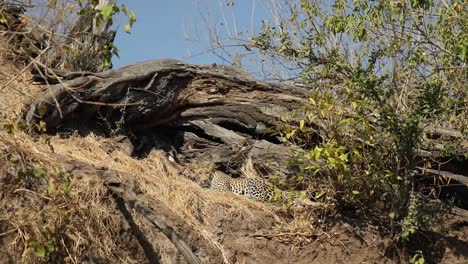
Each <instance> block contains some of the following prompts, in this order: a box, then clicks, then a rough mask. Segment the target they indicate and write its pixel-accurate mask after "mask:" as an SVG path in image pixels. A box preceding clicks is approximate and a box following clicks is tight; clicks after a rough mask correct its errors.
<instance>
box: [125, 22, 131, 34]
mask: <svg viewBox="0 0 468 264" xmlns="http://www.w3.org/2000/svg"><path fill="white" fill-rule="evenodd" d="M131 29H132V26H130V24H127V25H125V27H124V30H125V32H126V33H129V34H130V30H131Z"/></svg>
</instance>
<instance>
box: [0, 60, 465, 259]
mask: <svg viewBox="0 0 468 264" xmlns="http://www.w3.org/2000/svg"><path fill="white" fill-rule="evenodd" d="M21 70H22V68H21V67H18V66H15V65H13V64H12V63H10V62H9V61H8V60H1V59H0V87H1V88H0V126H1V127H4V125H7V127H8V125H10V124H13V125H14V127H15V129H14V131H13V133H7V132H6V130H2V131H1V132H0V263H186V261H185V259H184V258H183V256H182V255H181V254H180V253H179V252H178V251H177V249H176V248H175V247H174V245H173V244H172V243H171V242H170V241H169V240H168V239H167V238H166V237H165V236H164V235H163V234H162V233H161V232H160V231H159V230H158V229H157V228H156V227H155V226H153V225H152V224H151V223H150V222H148V221H147V220H146V219H145V218H144V217H142V216H141V215H139V214H138V213H136V212H135V211H133V210H131V209H129V208H128V207H127V206H126V205H125V204H124V203H123V202H122V201H121V200H119V199H116V198H114V197H113V196H112V195H111V194H110V192H109V191H108V190H107V188H106V187H105V185H104V183H105V182H106V181H109V180H112V181H119V182H122V183H124V184H125V185H126V186H128V187H129V188H130V189H132V190H133V191H134V192H135V193H136V195H137V196H138V199H139V201H141V202H142V203H143V204H145V205H146V206H147V207H149V208H151V209H153V211H154V212H155V213H156V214H157V215H158V216H159V217H161V218H162V219H163V220H164V221H165V222H166V223H167V224H169V225H170V226H171V227H172V228H173V229H174V230H175V231H176V232H177V233H178V234H179V235H180V236H181V237H182V239H183V240H184V241H185V242H186V243H187V244H188V245H189V246H190V247H191V249H192V250H193V252H194V253H195V254H196V255H197V256H198V257H199V258H200V260H201V261H202V263H213V264H214V263H269V264H271V263H405V262H408V261H409V258H408V257H407V255H405V254H403V253H402V252H401V250H400V248H401V247H400V246H399V245H394V244H393V242H392V238H391V237H389V235H388V234H389V230H388V229H387V228H384V227H383V226H381V225H380V224H379V217H380V216H378V215H375V214H373V213H369V212H346V211H340V212H338V211H337V210H336V208H332V207H310V208H308V207H305V208H296V207H291V208H284V207H282V206H280V205H274V204H262V203H258V202H255V201H252V200H249V199H247V198H244V197H240V196H236V195H234V194H231V193H218V192H214V191H212V190H209V189H204V188H202V187H200V186H199V185H198V184H197V182H196V181H194V180H193V179H200V178H206V177H207V175H208V174H209V173H210V170H209V168H194V167H192V168H190V169H189V170H187V169H183V168H182V167H181V166H179V165H177V164H174V163H172V162H170V161H169V160H168V158H167V156H166V155H165V153H163V152H162V151H161V152H159V151H152V152H151V153H150V154H149V155H148V156H147V157H145V158H144V159H135V158H133V157H132V156H131V155H130V153H131V147H130V145H129V142H128V140H126V139H122V138H119V137H116V138H103V137H100V136H96V135H94V134H92V133H91V134H89V135H87V136H80V135H77V134H74V133H71V134H70V135H67V136H66V137H62V136H60V135H53V136H46V135H32V134H30V133H26V132H25V131H23V130H21V129H20V127H21V126H20V125H19V123H18V122H20V121H21V118H22V110H23V109H24V107H25V106H26V105H27V103H28V102H30V101H31V100H34V98H35V96H37V95H38V93H39V92H40V91H41V90H43V89H46V87H41V86H36V85H33V84H31V82H30V80H31V76H29V75H28V74H27V73H23V74H19V73H20V71H21ZM25 72H28V71H25ZM12 78H15V80H13V81H11V83H10V84H8V85H7V86H6V87H5V88H4V87H3V86H4V85H5V84H7V83H8V82H9V81H10V80H12ZM41 168H44V169H45V171H46V174H45V176H44V177H42V176H41ZM67 179H71V189H70V192H67V191H66V190H67ZM51 186H52V187H51ZM49 241H52V242H49ZM414 241H416V242H413V243H411V244H409V245H408V248H409V251H410V252H407V253H408V254H410V255H414V254H416V252H417V251H421V252H422V255H423V256H424V258H425V260H426V263H468V225H467V222H466V221H463V220H462V219H460V218H458V217H455V216H449V215H448V216H447V217H446V218H445V219H443V221H441V222H440V223H439V224H438V225H437V227H436V228H435V229H434V230H432V231H431V232H426V233H424V234H420V235H419V236H418V237H417V238H416V239H415V240H414ZM48 242H49V244H48V245H49V248H48V249H47V248H46V246H45V245H46V244H47V243H48ZM50 243H52V246H50ZM37 245H39V246H37ZM41 245H42V246H43V248H46V249H45V252H44V256H42V257H41V256H38V255H41Z"/></svg>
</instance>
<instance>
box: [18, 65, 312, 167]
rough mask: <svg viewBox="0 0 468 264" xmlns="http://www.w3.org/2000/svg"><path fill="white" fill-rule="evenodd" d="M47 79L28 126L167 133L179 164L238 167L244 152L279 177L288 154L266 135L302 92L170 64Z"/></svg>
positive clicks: (229, 72)
mask: <svg viewBox="0 0 468 264" xmlns="http://www.w3.org/2000/svg"><path fill="white" fill-rule="evenodd" d="M49 75H50V76H55V77H56V78H57V79H60V81H61V83H58V84H56V85H54V86H51V88H50V91H48V92H45V93H44V95H43V97H42V98H40V99H39V100H38V101H37V102H35V103H33V104H32V105H31V107H30V109H29V112H28V113H27V117H26V119H27V122H28V123H29V124H30V125H31V124H33V123H38V122H40V121H42V122H44V123H45V126H46V129H47V131H50V132H54V131H57V130H58V129H62V130H64V129H68V128H73V129H78V130H81V132H83V133H86V131H85V130H86V129H90V130H92V131H94V132H95V131H98V130H99V131H102V130H103V129H104V130H107V131H114V132H115V131H119V130H122V129H124V128H131V131H132V133H134V134H139V135H152V134H154V133H164V131H171V132H170V139H168V140H169V141H172V142H171V143H170V145H172V146H171V147H174V146H175V147H176V148H177V149H178V150H180V151H179V153H180V154H181V157H180V158H181V159H186V160H192V161H200V162H209V163H215V164H219V165H220V166H237V165H239V164H240V163H236V162H233V160H232V157H233V154H235V153H237V154H238V153H243V154H244V156H242V157H241V158H242V160H244V159H245V158H247V157H251V158H252V159H254V160H257V161H262V163H263V164H261V166H262V167H263V168H267V170H269V171H278V170H279V171H282V172H283V173H287V171H288V170H287V169H285V168H284V164H279V163H281V162H279V161H287V159H289V158H290V157H292V150H291V149H290V148H288V147H287V146H285V145H282V144H280V143H281V142H280V140H279V139H278V138H277V137H275V136H272V134H271V132H272V130H273V129H274V128H275V126H276V122H277V121H278V120H279V119H280V117H281V116H283V115H288V114H289V115H290V114H291V113H292V112H293V111H295V110H297V109H298V108H299V107H300V106H301V104H302V102H303V100H304V99H305V98H306V96H307V94H308V91H307V90H305V89H302V88H298V87H295V86H290V85H279V84H270V83H265V82H261V81H258V80H256V79H254V78H252V77H251V76H249V75H248V74H247V73H245V72H243V71H241V70H239V69H236V68H233V67H226V66H215V65H209V66H196V65H190V64H185V63H182V62H179V61H175V60H158V61H148V62H143V63H139V64H134V65H130V66H127V67H123V68H121V69H119V70H110V71H105V72H102V73H91V72H71V73H70V72H63V71H53V72H50V73H49ZM99 123H101V127H99V128H96V126H97V124H99ZM162 128H164V129H162ZM93 129H94V130H93ZM151 140H156V139H155V138H154V137H152V139H151ZM145 143H148V142H145ZM153 144H154V142H153ZM161 144H165V143H164V142H161ZM166 144H167V142H166ZM145 145H146V144H145ZM193 150H197V151H193ZM229 162H230V164H227V163H229ZM267 164H268V165H267Z"/></svg>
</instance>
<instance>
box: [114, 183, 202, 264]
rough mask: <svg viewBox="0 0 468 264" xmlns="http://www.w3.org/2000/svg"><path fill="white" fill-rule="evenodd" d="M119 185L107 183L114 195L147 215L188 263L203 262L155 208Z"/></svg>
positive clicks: (198, 263)
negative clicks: (150, 207) (144, 203)
mask: <svg viewBox="0 0 468 264" xmlns="http://www.w3.org/2000/svg"><path fill="white" fill-rule="evenodd" d="M119 186H120V184H119V183H115V182H112V183H110V182H108V183H107V187H108V189H109V190H110V191H111V192H112V193H113V194H114V195H117V196H118V197H120V198H122V199H123V200H124V201H125V203H127V204H128V205H129V206H130V208H132V209H135V210H136V211H137V212H139V213H140V214H142V215H143V216H144V217H146V219H148V220H149V221H150V222H151V223H153V224H154V225H155V226H156V227H157V228H158V229H159V230H160V231H161V232H162V233H163V234H164V235H165V236H166V237H167V238H168V239H169V240H170V241H171V242H172V243H173V244H174V246H176V248H177V249H178V250H179V251H180V253H181V254H182V255H183V256H184V257H185V259H186V260H187V262H188V263H190V264H200V263H201V261H200V259H198V257H197V256H195V254H194V253H193V252H192V250H191V249H190V248H189V247H188V246H187V244H185V242H184V241H183V240H182V238H181V237H180V236H179V235H178V234H177V233H176V232H175V231H174V229H172V227H170V226H169V225H168V224H166V223H165V222H164V221H163V220H162V219H161V218H159V217H158V216H157V215H156V213H155V212H154V211H153V210H151V209H149V208H147V207H146V206H144V205H143V204H142V203H141V202H139V201H138V199H137V198H136V196H135V195H133V194H131V193H129V192H128V191H125V190H124V189H122V188H120V187H119Z"/></svg>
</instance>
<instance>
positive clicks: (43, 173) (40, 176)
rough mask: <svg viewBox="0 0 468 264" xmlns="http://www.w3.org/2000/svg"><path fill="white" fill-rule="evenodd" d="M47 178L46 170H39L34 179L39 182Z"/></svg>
mask: <svg viewBox="0 0 468 264" xmlns="http://www.w3.org/2000/svg"><path fill="white" fill-rule="evenodd" d="M45 176H47V172H46V170H45V169H44V168H39V169H37V170H36V173H35V174H34V177H36V179H38V180H42V179H44V178H45Z"/></svg>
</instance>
